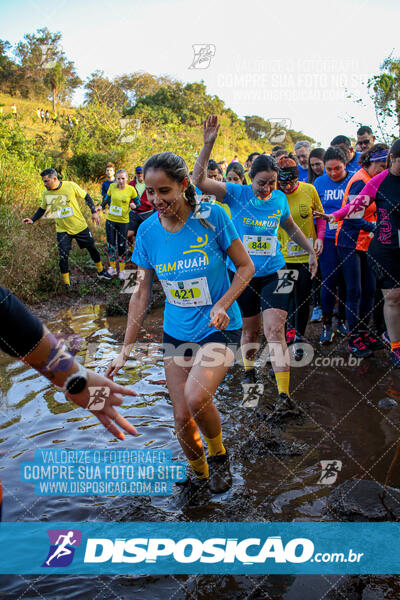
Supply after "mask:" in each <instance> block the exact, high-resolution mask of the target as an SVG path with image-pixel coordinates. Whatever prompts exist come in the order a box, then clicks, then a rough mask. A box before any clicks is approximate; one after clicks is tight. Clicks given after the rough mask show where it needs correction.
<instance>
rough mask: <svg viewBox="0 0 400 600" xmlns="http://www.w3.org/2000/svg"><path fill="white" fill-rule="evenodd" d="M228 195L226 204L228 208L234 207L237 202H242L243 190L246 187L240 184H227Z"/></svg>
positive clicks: (225, 200)
mask: <svg viewBox="0 0 400 600" xmlns="http://www.w3.org/2000/svg"><path fill="white" fill-rule="evenodd" d="M225 185H226V194H225V198H224V200H223V201H224V203H225V204H227V205H228V206H232V204H234V203H235V202H240V196H241V195H242V192H243V188H245V187H246V186H245V185H239V184H238V183H226V184H225Z"/></svg>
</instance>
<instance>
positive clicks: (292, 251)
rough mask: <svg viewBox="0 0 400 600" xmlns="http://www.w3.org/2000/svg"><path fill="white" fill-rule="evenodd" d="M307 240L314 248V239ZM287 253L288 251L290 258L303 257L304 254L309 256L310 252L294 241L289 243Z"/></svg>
mask: <svg viewBox="0 0 400 600" xmlns="http://www.w3.org/2000/svg"><path fill="white" fill-rule="evenodd" d="M307 239H308V241H309V242H310V244H311V246H312V245H313V239H312V238H307ZM286 251H287V255H288V256H302V255H303V254H308V252H307V251H306V250H304V249H303V248H302V247H301V246H299V245H298V244H296V242H293V241H292V240H290V241H289V242H288V243H287V246H286Z"/></svg>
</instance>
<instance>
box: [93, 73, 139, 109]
mask: <svg viewBox="0 0 400 600" xmlns="http://www.w3.org/2000/svg"><path fill="white" fill-rule="evenodd" d="M85 90H86V93H85V103H86V104H93V103H95V104H96V103H97V104H105V105H106V106H108V107H110V108H117V109H119V110H122V108H123V106H124V105H125V104H126V103H127V102H128V96H127V94H126V93H125V92H124V90H122V89H121V87H120V86H119V85H118V84H117V83H115V82H114V81H111V80H110V79H108V78H107V77H105V76H104V71H100V70H97V71H94V73H92V74H91V75H90V78H89V80H88V81H87V83H86V84H85Z"/></svg>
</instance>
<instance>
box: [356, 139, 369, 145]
mask: <svg viewBox="0 0 400 600" xmlns="http://www.w3.org/2000/svg"><path fill="white" fill-rule="evenodd" d="M358 145H359V146H369V140H364V141H363V142H358Z"/></svg>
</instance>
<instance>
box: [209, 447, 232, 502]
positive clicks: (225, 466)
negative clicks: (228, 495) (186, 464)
mask: <svg viewBox="0 0 400 600" xmlns="http://www.w3.org/2000/svg"><path fill="white" fill-rule="evenodd" d="M207 462H208V466H209V467H210V475H209V478H208V486H209V488H210V490H211V491H212V493H213V494H222V493H223V492H226V491H227V490H229V488H230V487H232V475H231V471H230V468H229V456H228V453H227V452H226V453H225V454H218V455H217V456H208V457H207Z"/></svg>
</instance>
